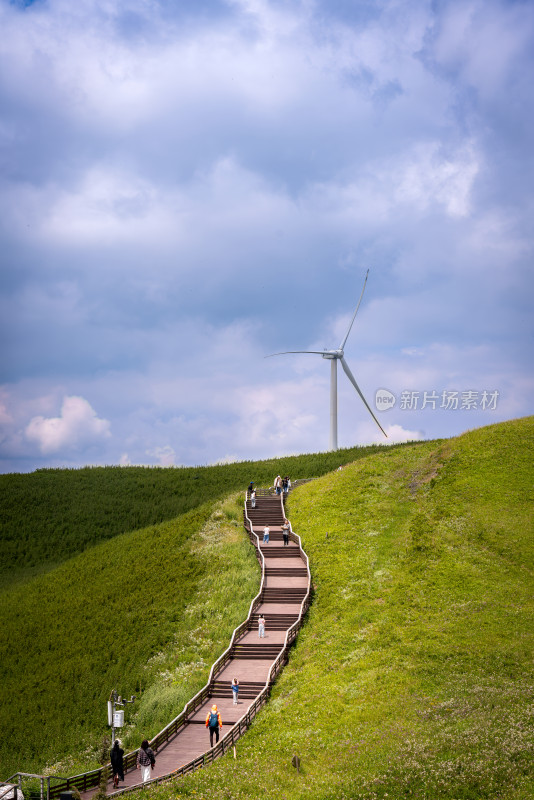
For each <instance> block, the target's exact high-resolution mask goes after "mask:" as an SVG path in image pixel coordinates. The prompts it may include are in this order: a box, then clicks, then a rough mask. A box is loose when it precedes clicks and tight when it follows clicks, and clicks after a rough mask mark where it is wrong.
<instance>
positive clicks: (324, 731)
mask: <svg viewBox="0 0 534 800" xmlns="http://www.w3.org/2000/svg"><path fill="white" fill-rule="evenodd" d="M533 454H534V418H529V419H525V420H519V421H515V422H510V423H504V424H501V425H497V426H492V427H489V428H484V429H480V430H476V431H473V432H470V433H468V434H465V435H464V436H461V437H459V438H457V439H454V440H451V441H450V442H446V443H441V444H439V445H437V446H436V443H432V442H430V443H426V444H424V445H423V446H420V447H417V448H416V447H411V448H406V449H404V450H397V451H395V450H390V451H385V452H383V453H381V454H380V455H375V456H371V457H370V458H367V459H365V460H363V461H360V462H358V463H356V464H354V465H352V466H350V467H347V468H346V469H345V470H343V471H341V472H337V473H333V474H331V475H327V476H325V477H324V478H321V479H319V480H317V481H314V482H313V483H311V484H308V485H306V486H304V487H303V488H302V489H299V490H298V492H296V493H295V494H294V495H293V496H292V498H291V506H290V516H291V519H292V522H293V525H294V528H295V529H296V530H297V531H298V532H299V533H301V535H302V537H303V540H304V544H305V547H306V549H307V551H308V553H309V555H310V560H311V564H312V570H313V577H314V583H315V589H316V593H315V600H314V604H313V605H312V608H311V609H310V613H309V618H308V621H307V624H306V625H305V627H304V629H303V630H302V631H301V633H300V634H299V639H298V642H297V645H296V648H295V649H294V650H293V652H292V655H291V658H290V662H289V665H288V666H287V667H286V669H285V670H284V672H283V674H282V675H281V677H280V679H279V681H278V682H277V684H276V686H275V688H274V690H273V694H272V700H271V702H270V703H269V704H268V707H267V708H266V709H265V710H264V711H263V712H262V714H261V715H260V716H259V717H258V718H257V719H256V720H255V722H254V724H253V726H252V729H251V731H250V732H249V733H248V734H247V735H246V736H245V737H244V738H243V739H242V740H241V742H240V743H239V745H238V759H237V761H234V760H233V758H231V757H230V758H228V757H226V758H224V759H221V760H220V761H218V762H217V763H216V764H214V765H213V766H212V767H210V769H208V770H203V771H202V772H201V773H199V774H197V775H195V776H191V777H190V778H187V779H185V780H183V781H181V782H179V783H177V784H175V785H174V786H172V787H170V786H163V787H160V788H159V789H158V790H157V792H155V794H157V795H158V796H161V797H162V798H168V797H171V796H172V797H185V796H195V797H204V798H211V797H214V796H218V797H225V798H227V800H231V799H232V798H238V797H239V798H260V797H261V798H265V799H267V798H276V799H277V800H282V799H283V798H287V799H289V798H291V800H293V799H295V800H298V799H299V798H335V797H336V798H342V797H347V798H348V797H350V798H366V800H375V799H376V798H386V797H387V798H395V799H398V798H402V797H410V798H420V799H421V800H422V799H423V798H425V799H426V800H440V799H441V798H448V800H453V799H454V800H461V799H464V800H465V799H466V798H471V799H472V800H475V799H476V800H480V799H481V798H506V800H519V799H520V798H521V800H527V798H531V797H532V796H534V759H533V758H532V750H533V746H534V715H533V707H534V670H533V661H532V655H533V652H534V592H533V588H534V572H533V569H534V541H533V537H532V533H533V524H532V523H533V518H532V499H533V495H532V492H533V490H532V479H533ZM294 753H298V755H299V756H300V758H301V760H302V768H301V772H300V774H298V775H297V773H296V770H295V769H294V768H293V766H292V765H291V758H292V755H293V754H294ZM151 796H152V797H153V796H154V794H152V795H151Z"/></svg>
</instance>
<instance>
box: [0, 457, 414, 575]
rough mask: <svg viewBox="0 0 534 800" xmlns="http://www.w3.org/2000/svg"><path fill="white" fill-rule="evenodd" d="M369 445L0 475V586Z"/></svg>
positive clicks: (316, 471)
mask: <svg viewBox="0 0 534 800" xmlns="http://www.w3.org/2000/svg"><path fill="white" fill-rule="evenodd" d="M396 446H397V447H398V446H401V447H402V445H396ZM377 449H379V448H378V446H377V445H374V446H371V447H354V448H351V449H348V450H339V451H338V452H337V453H312V454H309V455H303V456H291V457H287V458H283V459H271V460H269V461H255V462H251V461H247V462H239V463H236V464H227V465H224V466H213V467H191V468H189V467H187V468H185V467H184V468H150V467H92V468H86V469H79V470H61V469H50V470H37V471H36V472H33V473H31V474H28V475H19V474H11V475H0V587H1V586H2V585H6V584H7V583H12V582H13V581H14V580H18V579H20V578H21V577H28V576H29V577H31V576H33V575H35V574H36V573H39V572H42V571H43V570H44V569H50V568H51V567H53V566H54V565H57V564H59V563H61V562H62V561H64V560H65V559H66V558H70V557H72V556H73V555H76V554H77V553H81V552H83V551H85V550H87V549H88V548H90V547H93V546H94V545H96V544H98V543H99V542H101V541H105V540H108V539H112V538H113V537H114V536H118V535H120V534H123V533H126V532H128V531H133V530H138V529H140V528H144V527H146V526H147V525H155V524H157V523H159V522H163V521H165V520H170V519H174V518H175V517H177V516H178V515H180V514H184V513H186V512H187V511H191V510H192V509H194V508H197V507H198V506H200V505H202V504H203V503H207V502H212V501H213V500H216V499H220V498H222V497H225V496H226V495H228V494H229V493H230V492H233V491H237V490H238V489H245V488H246V487H247V486H248V484H249V482H250V481H251V480H254V481H255V482H256V483H257V484H258V485H259V486H269V485H272V483H273V481H274V478H275V476H276V475H277V473H279V472H280V473H281V474H289V475H290V476H291V477H292V478H295V477H301V478H303V477H314V476H316V475H324V474H325V473H326V472H329V471H330V470H332V469H335V468H336V467H337V466H339V464H344V463H347V462H349V461H354V460H356V459H358V458H363V457H365V456H367V455H369V453H372V452H375V451H376V450H377Z"/></svg>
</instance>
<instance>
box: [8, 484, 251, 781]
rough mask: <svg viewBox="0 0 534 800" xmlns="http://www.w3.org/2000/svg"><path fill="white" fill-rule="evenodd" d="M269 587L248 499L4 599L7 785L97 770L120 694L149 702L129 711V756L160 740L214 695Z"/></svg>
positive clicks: (211, 509)
mask: <svg viewBox="0 0 534 800" xmlns="http://www.w3.org/2000/svg"><path fill="white" fill-rule="evenodd" d="M214 574H215V576H216V577H215V578H214V577H213V576H214ZM258 585H259V567H258V564H257V562H256V560H255V558H254V555H253V551H252V548H251V547H250V545H249V544H248V539H247V538H246V536H245V534H244V531H243V528H242V505H241V498H240V499H239V503H238V502H237V499H234V500H227V501H226V502H225V503H224V504H223V503H218V504H211V505H209V504H205V505H203V506H201V507H200V508H198V509H195V510H194V511H190V512H189V513H188V514H185V515H183V516H181V517H179V518H177V519H176V520H173V521H169V522H165V523H161V524H160V525H157V526H154V527H151V528H147V529H145V530H142V531H136V532H133V533H128V534H124V535H123V536H118V537H116V538H114V539H113V540H111V541H109V542H105V543H102V544H100V545H99V546H97V547H94V548H92V549H91V550H89V551H88V552H86V553H83V554H81V555H79V556H76V557H75V558H73V559H71V560H70V561H67V562H65V563H64V564H62V565H61V566H60V567H58V568H56V569H55V570H52V571H50V572H48V573H46V574H44V575H41V576H38V577H36V578H34V579H33V580H32V581H29V582H23V583H20V584H18V585H15V586H14V587H12V588H10V589H5V590H4V591H3V592H2V593H1V594H0V617H1V618H2V639H1V642H0V663H1V664H2V671H3V676H2V681H0V720H1V729H2V737H1V739H0V776H2V778H3V779H5V778H6V777H8V775H10V774H11V773H13V772H15V771H16V770H22V771H42V770H43V769H44V767H45V763H46V762H49V764H50V767H51V768H50V771H51V772H52V773H53V774H58V773H59V774H73V773H75V772H78V771H80V769H81V767H82V766H83V767H85V768H89V767H94V766H97V764H98V762H97V756H98V754H99V752H101V746H100V747H99V745H101V742H102V738H103V736H104V734H105V733H107V727H106V725H105V722H106V702H107V699H108V697H109V694H110V691H111V689H113V688H116V689H117V690H118V691H119V693H121V694H122V695H123V696H127V697H129V696H130V694H137V695H138V696H139V694H140V691H139V690H140V688H142V690H143V691H142V692H141V698H140V700H138V701H137V702H136V704H135V706H134V707H133V708H132V707H129V709H128V713H127V717H129V718H130V728H129V732H128V731H126V730H125V731H124V734H125V735H123V736H122V738H123V740H124V739H125V738H126V742H127V746H128V744H129V745H130V746H131V748H132V749H133V748H134V747H137V746H139V741H140V739H141V738H143V737H144V736H148V737H150V736H153V735H154V734H155V733H157V732H158V730H160V729H161V728H162V727H164V725H165V724H166V723H167V722H169V721H170V720H171V719H172V718H173V717H174V716H175V715H176V714H177V713H178V712H179V711H181V710H182V708H183V706H184V703H185V702H186V701H187V700H188V699H189V698H190V697H191V696H192V695H193V694H194V693H195V692H196V691H198V689H199V688H200V687H201V686H202V685H203V684H204V683H205V681H206V679H207V677H208V674H209V668H210V666H211V663H212V662H213V660H214V659H215V658H216V657H217V656H218V655H219V654H220V653H221V652H222V650H223V649H224V648H225V647H226V646H227V644H228V641H229V637H230V635H231V632H232V630H233V628H234V627H235V626H236V625H237V624H238V623H239V622H241V621H242V619H243V618H244V617H245V616H246V612H247V610H248V607H249V604H250V599H251V597H253V596H254V594H255V593H256V592H257V588H258ZM214 622H216V624H215V625H214ZM58 761H59V762H60V763H57V762H58ZM53 762H55V766H52V764H53Z"/></svg>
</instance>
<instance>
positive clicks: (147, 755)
mask: <svg viewBox="0 0 534 800" xmlns="http://www.w3.org/2000/svg"><path fill="white" fill-rule="evenodd" d="M155 763H156V756H155V755H154V751H153V750H152V748H151V747H150V745H149V744H148V740H147V739H143V741H142V742H141V747H140V748H139V752H138V753H137V769H139V768H141V778H142V780H143V783H146V781H149V780H150V769H151V768H152V769H154V764H155Z"/></svg>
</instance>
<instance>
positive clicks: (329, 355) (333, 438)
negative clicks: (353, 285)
mask: <svg viewBox="0 0 534 800" xmlns="http://www.w3.org/2000/svg"><path fill="white" fill-rule="evenodd" d="M368 276H369V270H367V273H366V275H365V280H364V282H363V289H362V293H361V295H360V299H359V301H358V305H357V306H356V311H355V312H354V314H353V315H352V319H351V321H350V325H349V328H348V330H347V333H346V334H345V338H344V339H343V341H342V342H341V344H340V345H339V347H338V348H337V349H336V350H284V352H282V353H272V354H271V355H270V356H266V358H271V357H272V356H284V355H288V354H289V353H312V354H314V355H318V356H322V357H323V358H326V359H327V360H328V361H330V450H337V362H338V361H341V366H342V367H343V370H344V371H345V375H346V376H347V378H348V379H349V381H350V382H351V383H352V385H353V386H354V388H355V389H356V391H357V392H358V394H359V395H360V397H361V399H362V401H363V404H364V406H365V407H366V409H367V410H368V412H369V413H370V415H371V416H372V418H373V419H374V421H375V422H376V424H377V425H378V427H379V428H380V430H381V431H382V433H383V434H384V436H385V437H386V438H387V433H386V432H385V430H384V428H383V427H382V425H381V424H380V423H379V421H378V420H377V418H376V417H375V415H374V414H373V412H372V411H371V408H370V406H369V403H368V402H367V400H366V399H365V397H364V396H363V394H362V391H361V389H360V387H359V386H358V384H357V383H356V379H355V377H354V375H353V374H352V372H351V371H350V369H349V365H348V364H347V362H346V361H345V355H344V349H345V345H346V343H347V339H348V338H349V333H350V332H351V329H352V326H353V324H354V320H355V319H356V314H357V313H358V309H359V308H360V303H361V302H362V297H363V293H364V292H365V286H366V284H367V278H368Z"/></svg>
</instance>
